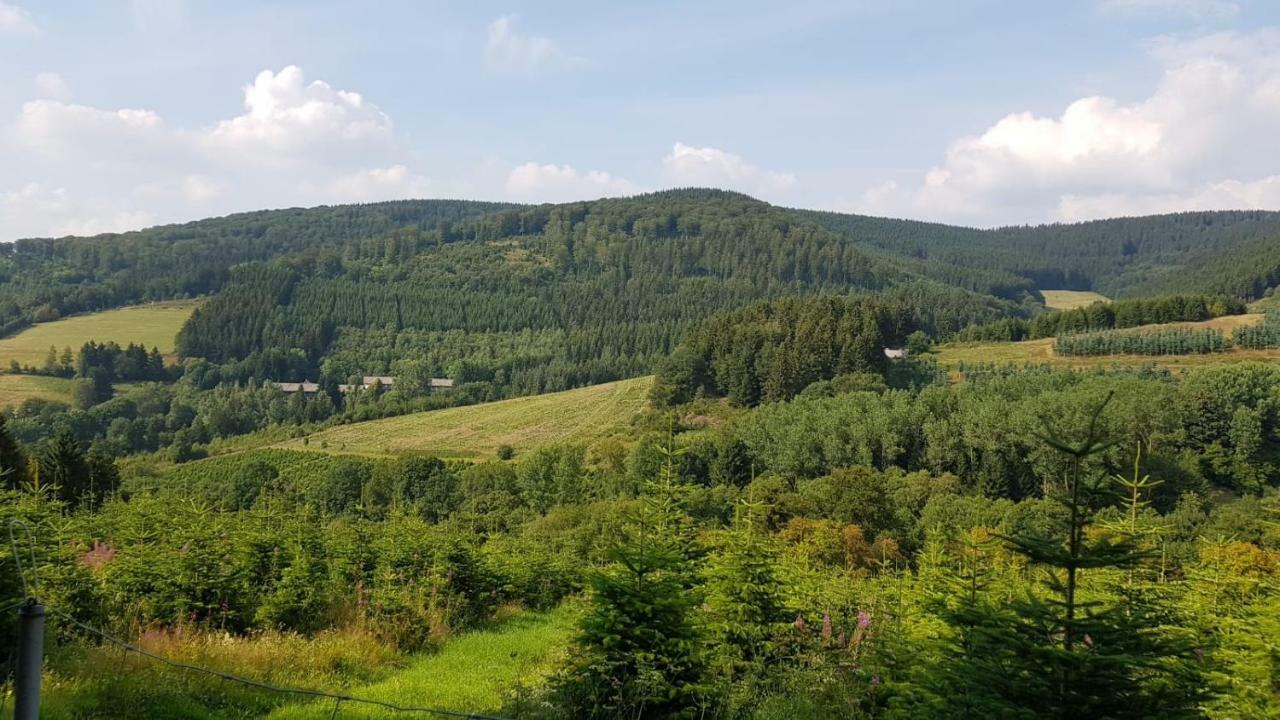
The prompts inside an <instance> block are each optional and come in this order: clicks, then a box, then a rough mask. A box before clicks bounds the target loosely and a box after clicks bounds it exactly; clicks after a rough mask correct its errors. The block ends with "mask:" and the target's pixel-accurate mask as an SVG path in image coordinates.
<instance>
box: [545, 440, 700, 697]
mask: <svg viewBox="0 0 1280 720" xmlns="http://www.w3.org/2000/svg"><path fill="white" fill-rule="evenodd" d="M664 454H665V462H664V465H663V470H662V474H661V477H660V478H659V479H658V481H656V482H652V483H650V485H649V487H648V488H647V490H646V493H645V495H644V496H643V497H642V498H641V499H640V505H639V507H638V508H637V509H636V510H635V511H634V512H632V513H631V514H630V516H629V517H628V523H627V526H626V528H625V529H624V531H623V534H622V537H621V538H620V539H619V540H618V541H616V542H614V543H612V544H611V545H610V547H609V548H608V551H607V557H608V558H609V559H610V561H611V565H610V566H609V567H607V568H605V569H603V570H599V571H596V572H594V573H592V575H591V576H590V579H589V580H590V588H591V596H590V597H591V604H590V609H589V610H588V612H587V614H586V616H585V617H584V618H583V620H582V622H581V625H580V628H579V636H578V641H577V647H576V649H575V653H574V659H573V660H572V661H571V663H570V664H569V666H568V667H567V668H565V669H564V670H563V671H562V672H561V673H560V675H559V676H558V678H557V679H556V681H555V682H554V683H553V685H554V688H553V697H554V699H555V700H556V702H557V703H558V704H559V705H561V706H562V707H563V708H565V709H566V710H568V711H569V712H570V713H571V715H572V716H573V717H590V718H615V717H628V718H670V717H699V716H701V715H702V714H703V711H704V710H705V708H703V707H701V706H702V705H703V704H704V700H703V695H704V688H703V675H704V659H703V651H702V648H701V645H702V638H701V637H700V633H699V631H698V627H697V625H696V624H695V622H694V617H693V612H694V609H695V608H696V607H697V604H698V598H697V594H696V593H695V592H694V583H695V579H696V576H695V572H694V567H693V559H694V542H693V527H692V521H691V519H690V518H689V516H688V515H687V514H686V513H685V511H684V509H683V502H684V494H685V491H686V488H685V487H684V486H683V484H682V483H680V481H679V479H678V478H677V477H676V472H675V455H676V453H674V452H673V451H672V450H671V449H670V448H667V449H666V450H665V453H664Z"/></svg>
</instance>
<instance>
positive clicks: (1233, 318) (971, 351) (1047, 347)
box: [936, 313, 1280, 370]
mask: <svg viewBox="0 0 1280 720" xmlns="http://www.w3.org/2000/svg"><path fill="white" fill-rule="evenodd" d="M1262 318H1263V316H1262V315H1260V314H1257V313H1251V314H1248V315H1225V316H1223V317H1219V318H1214V319H1213V320H1206V321H1204V322H1188V323H1169V324H1167V325H1146V326H1143V327H1141V328H1132V329H1131V330H1126V332H1143V331H1152V330H1157V329H1168V328H1214V329H1218V330H1221V331H1222V332H1223V333H1224V334H1225V335H1226V336H1227V338H1228V339H1230V337H1231V333H1232V332H1233V331H1234V330H1235V329H1236V328H1237V327H1241V326H1244V325H1256V324H1257V323H1260V322H1262ZM1053 345H1054V338H1039V339H1037V340H1025V341H1022V342H996V343H949V344H946V345H942V346H940V347H939V348H938V353H937V356H936V359H937V361H938V364H939V365H941V366H942V367H943V368H946V369H951V370H954V369H956V368H958V367H959V366H960V365H962V364H968V365H975V364H980V363H994V364H996V365H1028V364H1029V365H1039V364H1042V363H1049V364H1052V365H1065V366H1069V367H1092V366H1096V365H1152V364H1155V365H1160V366H1162V367H1167V368H1169V369H1171V370H1181V369H1183V368H1187V367H1195V366H1200V365H1217V364H1223V363H1233V362H1245V361H1249V360H1280V350H1246V349H1241V348H1235V347H1233V348H1230V349H1228V350H1227V351H1226V352H1220V353H1211V354H1207V355H1161V356H1153V355H1094V356H1071V357H1068V356H1061V355H1058V354H1057V353H1055V352H1054V349H1053Z"/></svg>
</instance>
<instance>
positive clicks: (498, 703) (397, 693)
mask: <svg viewBox="0 0 1280 720" xmlns="http://www.w3.org/2000/svg"><path fill="white" fill-rule="evenodd" d="M573 620H574V617H573V612H572V610H571V608H570V607H569V606H561V607H560V609H558V610H554V611H552V612H550V613H524V614H521V615H519V616H517V617H514V618H511V619H508V620H505V621H503V622H502V623H500V624H499V626H498V627H496V628H494V629H491V630H479V631H476V632H471V633H467V634H465V635H462V636H460V637H458V638H457V639H454V640H450V641H449V642H448V643H446V644H445V646H444V648H443V649H442V650H440V652H438V653H435V654H432V655H426V656H424V657H422V659H420V660H418V661H417V662H415V663H414V664H413V665H411V666H410V667H409V668H407V669H405V670H404V671H402V672H399V673H396V674H395V675H393V676H391V677H390V678H388V679H386V680H384V681H382V682H379V683H375V684H373V685H370V686H368V687H364V688H356V689H354V690H350V691H349V693H350V694H351V695H354V696H357V697H362V698H370V699H376V700H381V701H383V702H389V703H393V704H396V705H401V706H418V707H433V708H440V709H443V710H450V711H454V712H460V713H483V714H498V713H501V712H508V713H510V714H512V715H515V716H519V714H520V707H519V704H520V702H521V700H522V698H521V691H520V689H521V688H530V687H534V686H537V685H538V684H540V683H541V682H542V681H543V679H544V678H545V677H546V675H547V674H548V673H549V672H550V671H551V669H552V668H553V667H554V665H555V662H556V660H557V658H560V657H562V656H563V654H564V652H565V648H567V647H568V646H569V643H570V642H571V641H572V638H573V627H574V626H573ZM333 716H334V715H333V701H331V700H330V701H321V702H314V703H307V704H302V705H295V706H291V707H285V708H282V709H280V710H278V711H276V712H275V713H273V714H272V715H271V716H270V720H312V719H314V720H328V718H331V717H333ZM404 716H405V713H395V712H393V711H391V710H386V709H380V708H377V707H372V706H368V705H359V704H356V703H344V704H343V705H342V707H341V717H344V718H368V719H370V720H372V719H373V718H397V719H398V718H402V717H404Z"/></svg>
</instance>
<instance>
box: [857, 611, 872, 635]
mask: <svg viewBox="0 0 1280 720" xmlns="http://www.w3.org/2000/svg"><path fill="white" fill-rule="evenodd" d="M870 626H871V613H869V612H867V611H866V610H859V611H858V627H860V628H862V629H863V630H866V629H867V628H868V627H870Z"/></svg>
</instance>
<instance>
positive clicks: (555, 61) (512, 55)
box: [484, 15, 581, 75]
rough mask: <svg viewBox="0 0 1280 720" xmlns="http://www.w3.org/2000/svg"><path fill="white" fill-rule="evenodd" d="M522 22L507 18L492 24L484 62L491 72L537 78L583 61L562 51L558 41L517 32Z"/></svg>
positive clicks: (501, 18) (499, 19)
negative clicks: (534, 76)
mask: <svg viewBox="0 0 1280 720" xmlns="http://www.w3.org/2000/svg"><path fill="white" fill-rule="evenodd" d="M518 19H519V18H517V17H516V16H515V15H507V16H504V17H500V18H498V19H497V20H494V21H493V22H491V23H489V36H488V40H487V41H486V42H485V46H484V60H485V64H486V65H488V66H489V69H491V70H496V71H498V72H504V73H511V74H516V75H533V74H535V73H538V72H540V71H542V70H547V69H550V68H555V67H563V66H566V65H574V64H577V63H579V62H581V60H580V59H579V58H576V57H574V56H572V55H570V54H568V53H566V52H565V51H564V50H562V49H561V48H560V46H559V45H558V44H557V43H556V41H554V40H552V39H551V38H548V37H543V36H541V35H525V34H522V33H520V32H518V31H517V30H516V28H515V25H516V22H517V20H518Z"/></svg>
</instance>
